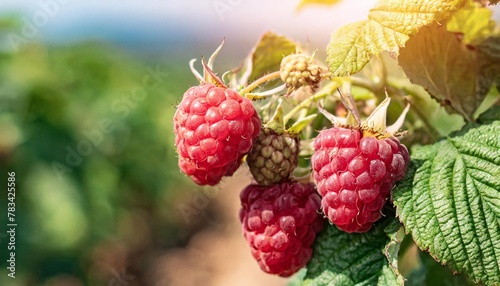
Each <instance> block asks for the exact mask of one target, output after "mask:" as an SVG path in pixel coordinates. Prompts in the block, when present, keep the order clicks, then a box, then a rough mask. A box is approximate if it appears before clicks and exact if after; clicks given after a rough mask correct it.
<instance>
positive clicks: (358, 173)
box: [311, 127, 409, 232]
mask: <svg viewBox="0 0 500 286" xmlns="http://www.w3.org/2000/svg"><path fill="white" fill-rule="evenodd" d="M314 149H315V150H316V151H315V153H314V154H313V156H312V158H311V164H312V167H313V174H314V179H315V180H316V183H317V188H318V191H319V193H320V194H321V196H322V197H323V198H322V201H321V205H322V208H323V211H324V213H325V215H326V216H327V217H328V219H329V220H330V221H331V222H332V223H334V224H335V225H336V226H337V227H339V228H340V229H342V230H344V231H346V232H365V231H367V230H368V229H370V227H371V226H372V224H373V223H374V222H375V221H377V220H378V219H379V218H380V216H381V214H382V213H381V210H382V207H383V206H384V204H385V202H386V200H387V198H388V197H389V193H390V191H391V189H392V188H393V186H394V183H395V182H396V181H399V180H401V179H402V178H403V176H404V174H405V172H406V167H407V165H408V161H409V154H408V150H407V149H406V147H405V146H404V145H402V144H400V143H399V141H398V140H397V139H396V138H394V137H391V138H384V139H377V138H376V137H374V136H370V135H368V136H366V134H365V136H363V133H362V132H360V131H359V130H357V129H354V128H342V127H333V128H330V129H327V130H324V131H322V132H320V134H319V135H318V137H316V139H315V140H314Z"/></svg>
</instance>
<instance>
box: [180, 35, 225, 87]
mask: <svg viewBox="0 0 500 286" xmlns="http://www.w3.org/2000/svg"><path fill="white" fill-rule="evenodd" d="M223 46H224V41H222V43H221V44H220V45H219V47H217V49H216V50H215V52H214V53H213V54H212V55H211V56H210V58H209V59H208V63H206V62H205V58H204V57H201V63H202V65H203V75H201V74H200V73H199V72H198V71H197V70H196V69H195V68H194V63H195V62H196V59H192V60H190V61H189V67H190V68H191V72H192V73H193V74H194V76H195V77H196V78H197V79H198V80H199V81H200V83H211V84H213V85H215V86H216V87H222V88H227V86H226V85H225V84H224V82H222V80H221V79H220V78H219V77H218V76H217V75H216V74H215V73H214V71H213V65H214V61H215V58H216V57H217V55H218V54H219V52H220V50H221V49H222V47H223Z"/></svg>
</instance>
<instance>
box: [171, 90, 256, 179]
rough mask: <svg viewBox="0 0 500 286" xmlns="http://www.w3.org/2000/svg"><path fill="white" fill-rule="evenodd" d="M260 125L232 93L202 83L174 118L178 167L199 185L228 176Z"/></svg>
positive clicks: (246, 103)
mask: <svg viewBox="0 0 500 286" xmlns="http://www.w3.org/2000/svg"><path fill="white" fill-rule="evenodd" d="M260 126H261V121H260V118H259V115H258V114H257V112H256V111H255V108H254V107H253V105H252V102H251V101H250V100H249V99H247V98H244V97H241V96H240V95H239V94H238V93H237V92H236V91H233V90H231V89H228V88H225V87H219V86H216V85H214V84H212V83H204V84H201V85H199V86H196V87H191V88H190V89H189V90H188V91H186V93H184V97H183V98H182V101H181V103H180V104H179V106H178V108H177V111H176V113H175V115H174V132H175V145H176V146H177V153H179V167H180V168H181V170H182V171H183V172H184V173H186V174H187V175H189V176H190V177H191V179H193V181H194V182H195V183H197V184H200V185H215V184H217V183H218V182H219V181H220V179H221V178H222V177H223V176H230V175H232V173H234V171H235V170H236V169H237V168H238V167H239V165H240V162H241V159H242V158H243V156H244V155H246V154H247V153H248V152H249V151H250V149H251V148H252V144H253V141H254V139H255V138H256V137H257V136H258V135H259V132H260Z"/></svg>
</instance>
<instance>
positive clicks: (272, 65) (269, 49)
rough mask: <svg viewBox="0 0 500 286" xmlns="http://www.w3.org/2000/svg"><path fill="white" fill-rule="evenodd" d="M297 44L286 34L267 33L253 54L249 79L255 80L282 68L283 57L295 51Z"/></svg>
mask: <svg viewBox="0 0 500 286" xmlns="http://www.w3.org/2000/svg"><path fill="white" fill-rule="evenodd" d="M296 47H297V45H296V44H295V43H294V42H293V41H292V40H290V39H288V38H287V37H285V36H281V35H277V34H275V33H273V32H267V33H265V34H264V35H263V36H262V38H261V39H260V41H259V42H258V43H257V46H256V47H255V49H254V51H253V52H252V54H251V60H252V73H251V75H250V78H249V80H250V81H253V80H255V79H257V78H259V77H261V76H263V75H265V74H268V73H270V72H274V71H278V70H279V69H280V64H281V60H282V59H283V57H285V56H287V55H289V54H291V53H294V52H295V51H296Z"/></svg>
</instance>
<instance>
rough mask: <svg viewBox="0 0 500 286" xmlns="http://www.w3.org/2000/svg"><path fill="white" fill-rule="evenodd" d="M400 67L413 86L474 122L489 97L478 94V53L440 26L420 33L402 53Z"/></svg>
mask: <svg viewBox="0 0 500 286" xmlns="http://www.w3.org/2000/svg"><path fill="white" fill-rule="evenodd" d="M399 64H400V65H401V67H402V68H403V70H404V72H405V73H406V75H407V76H408V78H409V79H410V80H411V81H412V82H413V83H416V84H419V85H421V86H422V87H424V88H425V89H426V90H427V91H428V92H429V94H430V95H431V96H432V97H434V98H435V99H436V100H437V101H438V102H440V103H441V105H443V106H445V107H447V108H449V110H448V111H453V112H456V113H458V114H460V115H462V116H463V117H464V118H465V119H467V120H468V121H472V115H473V114H474V111H475V110H476V108H477V107H478V106H479V104H480V103H481V101H482V99H484V96H485V95H486V93H484V94H476V81H477V76H476V70H477V53H476V52H475V51H471V50H469V49H467V48H466V47H465V46H464V45H463V44H461V43H460V42H459V41H458V40H457V38H456V36H455V34H453V33H451V32H448V31H447V30H446V28H445V27H444V26H439V25H437V24H434V25H431V26H428V27H424V28H422V29H420V31H419V32H418V33H417V34H416V35H415V36H414V37H412V38H411V39H410V40H409V41H408V42H407V43H406V46H405V47H404V48H403V49H401V54H400V56H399ZM486 92H487V91H486Z"/></svg>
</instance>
